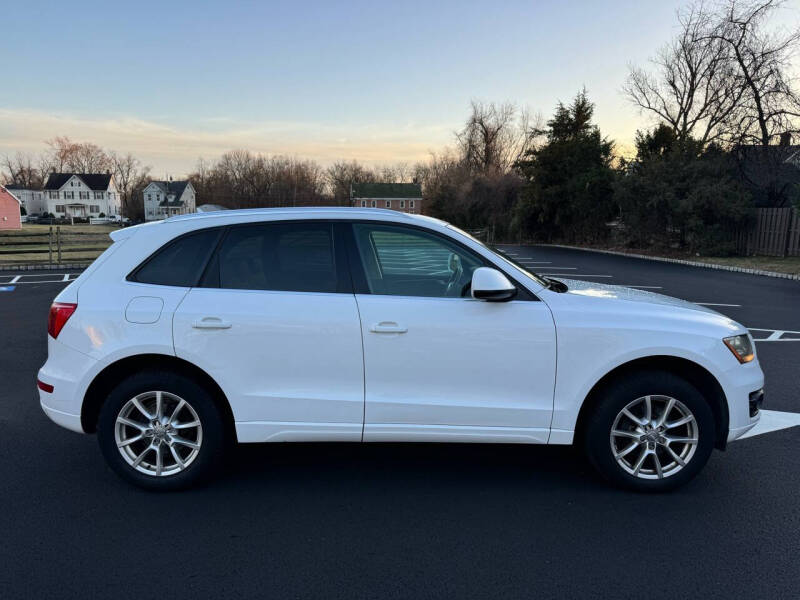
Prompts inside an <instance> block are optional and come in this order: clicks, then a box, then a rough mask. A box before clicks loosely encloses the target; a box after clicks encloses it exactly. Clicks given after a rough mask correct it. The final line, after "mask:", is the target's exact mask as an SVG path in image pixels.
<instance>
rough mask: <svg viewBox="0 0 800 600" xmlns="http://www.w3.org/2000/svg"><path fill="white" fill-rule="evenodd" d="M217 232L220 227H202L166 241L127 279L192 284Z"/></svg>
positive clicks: (195, 282)
mask: <svg viewBox="0 0 800 600" xmlns="http://www.w3.org/2000/svg"><path fill="white" fill-rule="evenodd" d="M220 232H221V230H220V229H202V230H200V231H196V232H194V233H190V234H187V235H184V236H182V237H179V238H178V239H177V240H174V241H172V242H168V243H167V244H166V245H165V246H163V247H162V248H161V249H160V250H159V251H158V252H156V254H154V255H153V256H151V257H150V258H149V259H148V260H147V261H146V262H145V263H144V264H142V266H140V267H139V268H138V269H137V270H136V271H134V273H133V275H131V276H130V277H128V279H131V280H132V281H138V282H140V283H153V284H156V285H174V286H178V287H192V286H194V285H196V284H197V280H198V279H199V278H200V275H202V272H203V268H204V267H205V264H206V261H207V260H208V257H209V256H210V255H211V253H212V252H213V251H214V246H216V244H217V240H218V239H219V235H220Z"/></svg>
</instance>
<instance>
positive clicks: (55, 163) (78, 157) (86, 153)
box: [46, 136, 113, 173]
mask: <svg viewBox="0 0 800 600" xmlns="http://www.w3.org/2000/svg"><path fill="white" fill-rule="evenodd" d="M46 143H47V145H48V146H49V147H50V151H49V152H48V155H49V156H48V163H49V166H50V169H51V170H53V171H56V172H59V173H63V172H72V173H107V172H110V171H111V168H112V167H113V163H112V160H111V158H110V157H109V155H108V154H107V153H106V152H105V151H104V150H103V149H102V148H100V146H98V145H96V144H92V143H91V142H73V141H72V140H70V139H69V138H68V137H66V136H59V137H55V138H53V139H51V140H48V141H47V142H46Z"/></svg>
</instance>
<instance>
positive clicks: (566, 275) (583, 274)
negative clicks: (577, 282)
mask: <svg viewBox="0 0 800 600" xmlns="http://www.w3.org/2000/svg"><path fill="white" fill-rule="evenodd" d="M548 275H555V276H556V277H558V276H562V277H614V276H613V275H589V274H586V273H548Z"/></svg>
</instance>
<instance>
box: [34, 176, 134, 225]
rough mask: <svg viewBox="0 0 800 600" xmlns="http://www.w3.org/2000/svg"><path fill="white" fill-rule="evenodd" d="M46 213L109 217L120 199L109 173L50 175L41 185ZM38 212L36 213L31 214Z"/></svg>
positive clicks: (114, 211)
mask: <svg viewBox="0 0 800 600" xmlns="http://www.w3.org/2000/svg"><path fill="white" fill-rule="evenodd" d="M44 194H45V202H46V205H47V208H46V211H45V212H49V213H52V214H54V215H55V216H56V217H65V218H70V217H80V218H88V217H95V218H97V217H99V216H100V215H104V216H106V217H112V216H115V215H119V214H120V199H119V194H118V193H117V187H116V186H115V185H114V178H113V177H112V176H111V174H110V173H105V174H103V173H50V175H49V176H48V177H47V183H45V184H44ZM33 212H38V211H33Z"/></svg>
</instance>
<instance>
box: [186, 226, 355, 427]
mask: <svg viewBox="0 0 800 600" xmlns="http://www.w3.org/2000/svg"><path fill="white" fill-rule="evenodd" d="M334 231H335V225H334V224H332V223H326V222H312V221H293V222H287V221H277V222H269V223H257V224H248V225H237V226H232V227H230V228H229V230H228V231H226V233H225V234H224V237H223V238H222V240H221V241H220V242H219V246H218V249H217V251H216V253H215V254H214V256H213V257H212V259H211V260H210V262H209V264H208V267H207V269H206V272H205V274H204V276H203V279H202V282H201V286H200V287H195V288H192V289H191V290H190V291H189V293H188V294H187V295H186V297H185V299H184V300H183V302H182V303H181V305H180V306H179V308H178V310H177V311H176V313H175V317H174V324H173V331H174V340H175V352H176V354H177V355H178V356H179V357H181V358H184V359H186V360H188V361H189V362H191V363H194V364H196V365H198V366H200V367H201V368H202V369H204V370H205V371H206V372H207V373H208V374H209V375H211V377H213V378H214V379H215V380H216V381H217V382H218V383H219V384H220V386H221V387H222V388H223V390H224V391H225V393H226V394H227V396H228V400H229V401H230V404H231V408H232V410H233V416H234V420H235V421H236V430H237V434H238V438H239V441H243V442H257V441H294V440H338V441H360V439H361V432H362V425H363V412H364V388H363V381H364V378H363V360H362V347H361V330H360V324H359V318H358V309H357V306H356V302H355V298H354V296H353V293H352V286H351V283H350V275H349V273H348V270H347V269H348V267H347V264H346V263H347V259H346V255H345V253H344V252H343V251H342V249H341V247H340V245H339V244H338V243H337V241H336V236H335V234H334Z"/></svg>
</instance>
